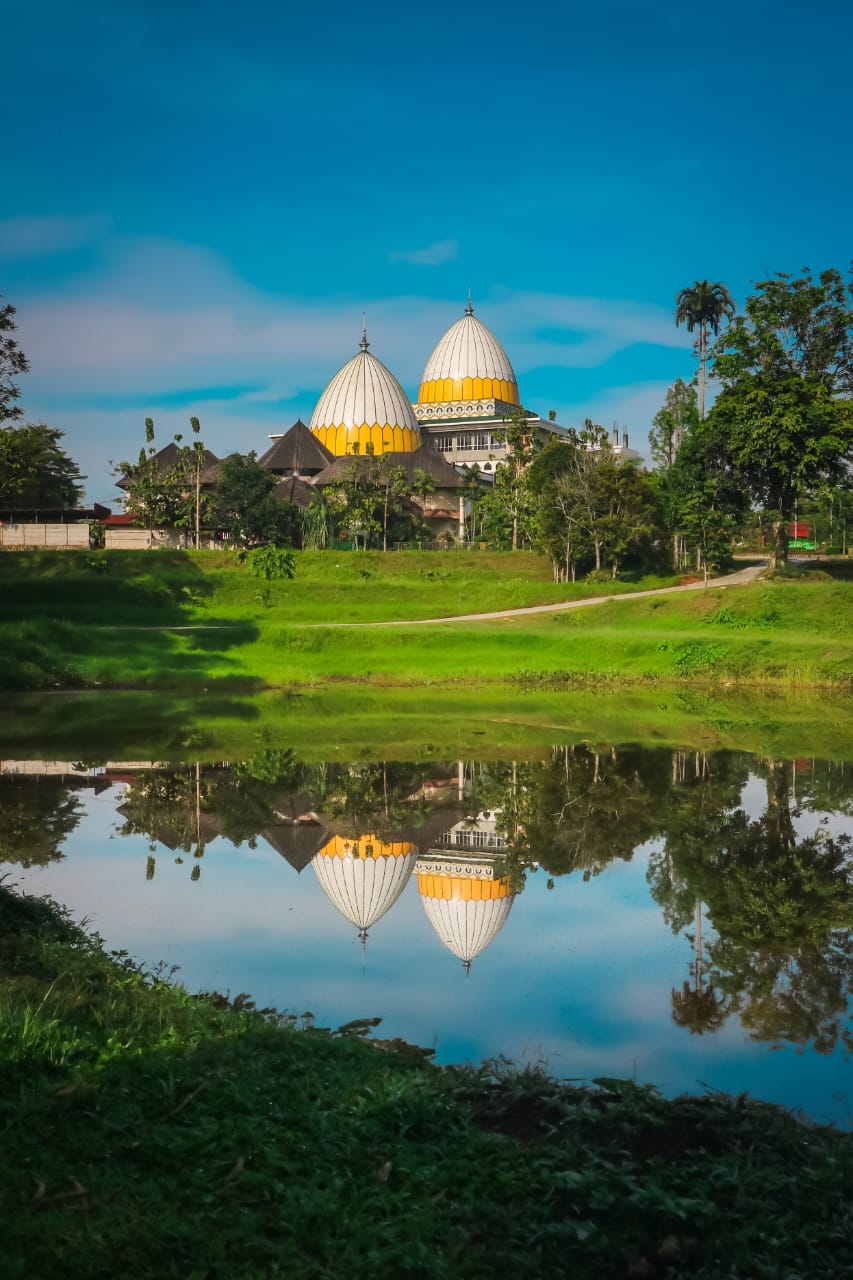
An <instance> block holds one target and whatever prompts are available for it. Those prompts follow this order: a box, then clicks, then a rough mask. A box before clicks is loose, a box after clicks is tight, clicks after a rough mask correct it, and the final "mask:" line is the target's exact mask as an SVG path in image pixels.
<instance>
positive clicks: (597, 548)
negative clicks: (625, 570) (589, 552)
mask: <svg viewBox="0 0 853 1280" xmlns="http://www.w3.org/2000/svg"><path fill="white" fill-rule="evenodd" d="M595 570H596V573H598V572H600V570H601V543H600V542H596V544H595Z"/></svg>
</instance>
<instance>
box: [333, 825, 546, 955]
mask: <svg viewBox="0 0 853 1280" xmlns="http://www.w3.org/2000/svg"><path fill="white" fill-rule="evenodd" d="M436 816H439V817H441V818H443V819H444V822H443V823H442V825H443V826H444V830H442V831H441V832H440V833H439V834H438V835H437V836H436V837H435V838H433V839H432V840H427V839H425V835H426V832H425V831H424V829H423V828H418V827H413V828H410V829H409V830H408V832H405V831H400V832H398V833H396V835H395V838H394V839H391V840H388V839H386V840H380V839H379V838H378V837H377V836H376V835H373V834H366V835H360V836H356V837H346V836H340V835H333V836H331V838H330V839H329V840H327V841H326V843H325V844H324V845H323V847H322V848H321V849H320V851H319V853H318V854H317V855H316V856H315V858H314V859H313V861H312V863H311V866H312V867H313V869H314V871H315V872H316V875H317V879H318V880H319V882H320V884H321V885H322V887H323V890H324V891H325V893H326V895H327V896H328V898H329V899H330V901H331V902H333V903H334V905H335V906H336V907H337V909H338V910H339V911H340V913H341V914H342V915H343V916H345V917H346V919H347V920H349V921H351V922H352V924H354V925H355V927H356V928H357V929H358V936H359V937H360V939H361V941H362V945H363V944H364V943H365V942H366V940H367V933H368V930H369V929H370V928H371V927H372V926H373V925H374V924H376V923H377V921H379V920H381V919H382V917H383V916H384V915H385V914H386V913H387V912H388V911H390V909H391V908H392V907H393V906H394V903H395V902H397V901H398V899H399V898H400V896H401V894H402V893H403V890H404V889H405V887H406V885H407V884H408V882H409V880H410V878H411V876H412V873H413V872H414V874H415V876H416V879H417V886H418V893H419V894H420V898H421V902H422V904H423V907H424V911H425V912H426V917H427V919H428V920H429V922H430V924H431V925H432V927H433V929H434V930H435V932H436V934H437V935H438V937H439V938H440V939H441V941H442V942H443V943H444V945H445V946H446V947H447V948H448V950H450V951H451V952H453V954H454V955H456V956H458V957H459V959H460V960H461V961H462V963H463V965H464V967H465V971H466V972H467V971H468V970H469V969H470V967H471V961H472V960H473V959H474V958H475V956H478V955H480V953H481V952H482V951H485V949H486V947H487V946H488V945H489V944H490V943H491V942H492V941H493V940H494V939H495V937H496V936H497V935H498V933H500V931H501V929H502V928H503V926H504V924H505V923H506V919H507V916H508V915H509V912H510V908H511V907H512V903H513V899H514V898H515V897H516V895H517V894H518V892H519V888H520V886H518V885H514V884H513V882H512V879H511V877H510V876H508V875H500V874H498V872H497V870H496V868H497V866H498V865H499V863H500V860H501V859H502V857H503V855H504V851H505V849H506V840H505V839H504V837H503V836H501V835H499V834H498V831H497V825H498V821H499V817H500V815H499V813H497V812H492V811H485V812H482V813H478V814H477V815H476V816H473V817H460V818H459V819H458V820H457V821H456V822H454V823H453V825H452V826H451V827H449V828H448V827H447V826H446V821H447V817H448V814H447V813H446V811H445V812H444V813H441V814H440V815H436ZM406 836H408V838H405V837H406Z"/></svg>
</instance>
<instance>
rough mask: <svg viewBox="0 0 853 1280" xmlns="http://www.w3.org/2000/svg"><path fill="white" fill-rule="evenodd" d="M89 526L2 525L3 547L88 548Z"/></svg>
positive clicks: (0, 540)
mask: <svg viewBox="0 0 853 1280" xmlns="http://www.w3.org/2000/svg"><path fill="white" fill-rule="evenodd" d="M88 545H89V526H88V525H87V524H0V546H3V547H88Z"/></svg>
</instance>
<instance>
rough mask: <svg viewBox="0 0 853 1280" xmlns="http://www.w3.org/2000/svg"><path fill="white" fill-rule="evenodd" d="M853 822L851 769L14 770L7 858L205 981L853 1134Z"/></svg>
mask: <svg viewBox="0 0 853 1280" xmlns="http://www.w3.org/2000/svg"><path fill="white" fill-rule="evenodd" d="M851 815H853V768H851V766H850V765H844V764H840V763H833V762H831V761H821V760H795V761H791V760H785V761H781V760H767V759H765V758H759V757H755V756H750V755H746V754H742V753H734V752H727V753H717V754H712V755H703V754H700V753H684V752H672V751H670V750H641V749H639V748H636V747H620V748H616V749H611V748H609V747H608V748H607V749H606V750H602V751H600V752H599V753H596V752H595V751H593V750H592V749H590V748H588V747H585V746H576V747H573V748H572V747H569V748H566V747H559V748H553V749H551V750H543V751H542V752H541V753H540V754H539V756H538V757H534V758H526V759H524V760H520V761H512V760H506V761H497V762H496V761H489V762H479V761H471V760H467V761H453V760H449V761H447V762H445V763H438V764H437V763H435V762H430V763H428V764H418V763H417V762H412V761H385V762H379V763H374V764H358V765H352V766H345V765H339V764H326V765H322V764H321V765H318V764H304V763H302V762H300V760H299V759H298V758H297V757H296V756H295V755H294V754H293V753H292V752H290V751H274V750H266V751H264V752H262V753H260V754H259V755H258V756H256V757H255V758H253V759H252V760H249V761H246V762H243V763H239V764H221V763H213V762H200V763H199V764H197V765H185V766H182V767H180V768H177V769H176V768H170V767H168V766H166V765H164V764H158V763H157V762H140V761H136V762H127V761H125V762H121V761H118V762H113V763H110V764H108V765H106V766H102V767H99V768H97V769H91V770H90V769H87V768H85V767H84V766H83V765H76V766H75V765H74V764H73V763H72V762H52V763H47V762H40V761H28V762H20V761H18V762H15V761H6V762H4V763H3V765H2V773H0V870H2V871H3V872H6V873H7V874H8V875H9V876H10V878H11V880H12V881H13V882H15V883H16V884H18V885H20V886H21V887H22V888H24V889H26V890H27V891H28V892H37V893H43V892H48V893H50V894H52V895H53V897H55V898H56V899H57V900H58V901H60V902H62V903H65V904H66V905H67V906H68V907H69V908H70V909H71V911H72V914H73V915H74V916H75V918H77V919H82V918H84V917H85V918H86V919H87V920H88V921H89V923H90V925H91V927H93V928H95V929H97V930H98V932H99V933H101V935H102V936H103V937H104V939H105V941H106V943H107V945H108V946H110V947H112V948H115V949H122V950H126V951H129V952H130V953H131V954H132V955H133V956H135V957H137V958H139V959H141V960H142V961H144V962H145V963H146V964H148V965H155V964H157V963H159V962H164V963H165V964H166V965H167V966H172V965H177V966H178V967H179V970H178V973H179V977H180V979H181V980H182V981H183V982H184V983H185V984H186V986H187V987H188V988H190V989H192V990H197V989H207V990H211V989H216V990H219V991H226V992H230V994H231V995H236V994H237V993H239V992H248V993H250V994H251V995H252V997H253V998H254V999H255V1000H256V1001H257V1003H258V1004H259V1005H261V1006H275V1007H277V1008H279V1009H283V1010H289V1011H292V1012H294V1013H296V1014H299V1015H302V1014H303V1013H310V1014H311V1015H313V1017H314V1018H315V1019H316V1021H317V1023H318V1024H321V1025H327V1026H338V1025H340V1024H342V1023H345V1022H348V1021H350V1020H352V1019H355V1018H361V1017H374V1016H378V1017H381V1018H382V1024H381V1026H380V1028H379V1031H378V1034H380V1035H384V1036H386V1037H391V1036H400V1037H402V1038H404V1039H406V1040H409V1041H412V1042H415V1043H418V1044H422V1045H427V1046H430V1047H433V1048H434V1049H435V1053H436V1059H437V1060H438V1061H440V1062H462V1061H474V1062H476V1061H480V1060H481V1059H484V1058H490V1057H497V1056H501V1055H503V1056H506V1057H508V1058H511V1059H514V1060H515V1061H517V1062H523V1063H542V1064H544V1065H545V1067H546V1068H547V1069H548V1070H549V1071H550V1072H552V1073H553V1074H557V1075H560V1076H564V1077H578V1078H584V1079H591V1078H595V1077H600V1076H615V1077H620V1078H631V1079H635V1080H637V1081H639V1082H641V1083H652V1084H655V1085H657V1086H658V1087H659V1088H660V1089H662V1090H663V1091H664V1092H665V1093H667V1094H676V1093H679V1092H683V1091H693V1092H695V1091H701V1090H703V1089H704V1088H712V1089H719V1090H723V1091H726V1092H732V1093H739V1092H749V1093H750V1094H752V1095H753V1096H755V1097H759V1098H763V1099H766V1100H769V1101H774V1102H779V1103H784V1104H785V1105H786V1106H789V1107H792V1108H795V1109H799V1110H802V1111H804V1112H805V1113H807V1114H809V1115H811V1116H813V1117H815V1118H817V1119H821V1120H832V1121H834V1122H835V1123H837V1124H839V1125H845V1126H847V1125H849V1124H850V1122H851V1113H853V1092H852V1091H851V1084H850V1066H849V1062H848V1050H849V1049H850V1047H851V1045H853V1040H851V1025H850V995H851V988H853V933H851V928H853V858H851V850H850V848H849V847H848V843H847V841H848V839H849V836H850V835H851V834H853V816H851ZM4 859H5V862H4V861H3V860H4Z"/></svg>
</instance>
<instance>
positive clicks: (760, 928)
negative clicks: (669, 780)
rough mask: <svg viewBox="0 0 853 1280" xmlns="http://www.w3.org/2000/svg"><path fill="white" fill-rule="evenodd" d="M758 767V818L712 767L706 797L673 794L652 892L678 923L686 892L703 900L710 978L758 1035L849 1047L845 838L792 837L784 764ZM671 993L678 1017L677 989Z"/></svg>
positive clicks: (850, 920)
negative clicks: (734, 799)
mask: <svg viewBox="0 0 853 1280" xmlns="http://www.w3.org/2000/svg"><path fill="white" fill-rule="evenodd" d="M755 768H756V770H760V771H761V773H762V774H763V775H764V778H765V781H766V787H767V804H766V809H765V812H764V813H763V814H762V816H761V817H760V818H759V819H757V820H755V819H750V817H749V816H748V815H747V814H746V813H745V812H744V810H743V809H741V808H739V807H736V805H734V804H727V802H726V797H725V786H724V785H723V786H721V785H720V782H719V780H715V779H713V778H712V779H710V780H709V783H708V788H707V789H708V794H707V795H706V797H705V803H704V804H703V803H700V804H697V805H694V806H692V807H691V808H690V809H689V811H687V810H685V809H684V807H683V806H682V805H681V803H680V799H681V798H680V797H674V799H673V804H672V806H671V811H670V813H669V814H668V816H667V834H666V842H665V847H664V851H663V854H662V855H661V856H659V857H658V858H657V859H656V860H653V862H652V865H651V866H650V872H649V875H650V881H651V885H652V892H653V893H654V895H655V897H656V898H657V899H658V901H659V902H661V904H662V905H664V908H665V911H666V912H667V914H668V916H669V919H670V921H671V923H672V924H673V926H674V927H676V928H680V927H683V925H684V923H686V921H685V920H684V908H685V906H686V903H688V902H689V903H690V904H691V905H692V904H695V903H697V902H699V903H701V902H705V903H706V904H707V913H708V917H709V919H710V920H711V922H712V924H713V926H714V930H715V933H716V937H715V938H714V940H713V941H712V942H711V943H710V945H709V947H708V959H709V961H710V964H711V967H712V971H713V985H714V986H716V988H717V990H718V991H719V993H720V994H721V996H722V997H724V998H725V1007H726V1008H728V1009H729V1010H731V1011H733V1012H737V1013H738V1014H739V1015H740V1019H741V1022H742V1023H743V1025H744V1026H745V1027H747V1028H749V1029H750V1031H751V1032H752V1034H753V1035H754V1037H755V1038H756V1039H761V1040H770V1041H772V1042H773V1043H780V1042H782V1041H783V1040H787V1041H791V1042H794V1043H796V1044H807V1043H812V1044H813V1045H814V1047H815V1048H816V1049H817V1050H818V1051H820V1052H830V1051H831V1050H832V1049H833V1048H834V1047H835V1045H836V1044H837V1043H838V1041H839V1039H840V1040H842V1041H843V1043H844V1044H845V1045H847V1046H848V1047H853V1041H851V1037H850V1033H849V1030H848V1029H847V1028H846V1026H845V1025H844V1021H843V1020H844V1017H845V1014H846V1009H847V1004H848V1000H849V997H850V993H851V991H853V941H852V940H851V933H850V930H851V926H853V884H851V876H850V872H849V868H848V865H847V860H848V858H849V851H850V842H849V840H847V839H846V838H844V837H840V838H832V837H831V836H829V835H828V834H827V833H825V832H820V833H819V834H817V835H815V836H808V837H803V838H801V837H799V836H798V835H797V831H796V826H795V818H796V815H797V811H796V809H795V808H794V806H793V804H792V788H791V782H792V771H791V767H790V766H789V765H787V764H782V763H779V762H778V761H772V760H771V761H767V762H765V763H764V764H756V765H755ZM665 870H668V874H664V871H665ZM698 991H699V986H698V984H697V985H696V988H695V995H694V1003H695V1004H697V1005H699V1004H700V1003H701V1002H700V1001H699V998H698ZM676 997H677V998H678V1001H679V1003H678V1005H677V1006H676ZM673 1004H674V1009H675V1008H677V1009H678V1011H679V1014H680V1016H685V1008H686V1002H685V998H684V994H683V992H682V995H681V996H680V997H678V993H676V995H675V996H674V997H673ZM708 1006H709V1010H710V999H709V1000H708ZM697 1016H698V1013H697Z"/></svg>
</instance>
